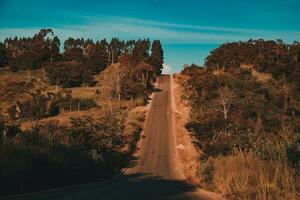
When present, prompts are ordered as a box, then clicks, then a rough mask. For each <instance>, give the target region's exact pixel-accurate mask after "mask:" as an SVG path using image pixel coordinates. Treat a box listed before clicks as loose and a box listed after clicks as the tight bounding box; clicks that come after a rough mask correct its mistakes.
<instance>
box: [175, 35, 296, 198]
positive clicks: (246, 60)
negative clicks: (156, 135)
mask: <svg viewBox="0 0 300 200" xmlns="http://www.w3.org/2000/svg"><path fill="white" fill-rule="evenodd" d="M299 50H300V46H299V45H298V43H296V42H295V43H293V44H285V43H283V42H282V41H281V40H278V41H263V40H250V41H247V42H235V43H226V44H223V45H221V46H220V47H219V48H217V49H214V50H213V51H212V52H211V54H210V55H209V56H208V57H207V58H206V62H205V67H197V66H190V67H186V68H185V69H184V70H183V71H182V72H181V76H186V77H187V81H186V82H185V83H183V86H184V87H185V89H186V98H188V99H189V105H190V107H191V112H190V120H189V122H188V123H187V124H186V128H187V129H188V130H189V131H190V132H192V133H193V136H194V138H195V139H196V142H195V144H196V146H197V147H198V148H199V149H200V150H201V151H202V154H201V156H200V160H201V164H200V167H199V169H198V172H197V173H198V177H199V178H198V179H199V182H200V185H201V186H202V187H205V188H208V189H211V190H214V191H217V192H219V193H221V194H223V195H224V196H226V197H227V198H228V199H296V196H295V195H296V192H295V190H296V189H297V188H296V186H297V185H296V180H297V177H299V172H300V171H299V166H300V107H299V105H300V96H299V94H300V87H299V86H300V85H299V79H297V78H295V77H297V76H298V77H299V75H300V74H299V66H300V63H299V61H298V60H297V57H298V54H299ZM253 72H255V73H253ZM265 74H269V75H270V77H269V78H268V79H261V78H260V76H262V75H265ZM298 189H299V188H298Z"/></svg>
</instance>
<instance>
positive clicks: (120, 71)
mask: <svg viewBox="0 0 300 200" xmlns="http://www.w3.org/2000/svg"><path fill="white" fill-rule="evenodd" d="M127 73H128V72H127V70H125V69H124V68H122V67H121V65H120V64H119V63H114V64H112V65H110V66H108V67H107V69H106V70H105V74H104V76H105V77H104V78H105V82H104V84H106V85H107V86H109V88H110V90H111V92H114V93H115V94H116V96H117V98H118V100H119V101H120V100H121V85H122V82H123V80H124V78H125V76H126V75H127Z"/></svg>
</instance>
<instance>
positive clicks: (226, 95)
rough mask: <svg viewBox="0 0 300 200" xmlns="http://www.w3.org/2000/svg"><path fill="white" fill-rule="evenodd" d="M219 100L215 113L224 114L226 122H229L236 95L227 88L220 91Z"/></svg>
mask: <svg viewBox="0 0 300 200" xmlns="http://www.w3.org/2000/svg"><path fill="white" fill-rule="evenodd" d="M218 93H219V98H218V100H217V105H216V106H215V107H214V109H215V111H217V112H221V113H223V116H224V120H225V121H227V119H228V113H229V110H230V108H231V106H232V104H233V99H234V98H235V95H234V93H233V92H232V90H231V89H230V88H228V87H227V86H225V87H222V88H219V89H218ZM219 107H221V108H219Z"/></svg>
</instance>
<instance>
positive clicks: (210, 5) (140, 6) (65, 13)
mask: <svg viewBox="0 0 300 200" xmlns="http://www.w3.org/2000/svg"><path fill="white" fill-rule="evenodd" d="M299 8H300V1H299V0H285V1H283V0H251V1H245V0H215V1H213V0H210V1H208V0H205V1H204V0H98V1H96V0H91V1H88V0H86V1H82V0H80V1H79V0H64V1H63V0H59V1H58V0H49V1H47V0H44V1H42V0H26V1H22V0H0V9H1V15H0V41H1V40H4V39H5V38H6V37H13V36H16V35H17V36H31V35H33V34H34V33H35V32H37V31H38V30H39V29H40V28H46V27H47V28H48V27H49V28H52V29H53V30H54V32H55V34H56V35H58V36H59V37H60V39H61V40H64V39H66V38H67V37H68V36H72V37H85V38H93V39H95V40H98V39H102V38H107V39H110V38H112V37H120V38H121V39H137V38H150V39H152V40H153V39H160V40H161V41H162V44H163V47H164V50H165V63H166V64H167V65H168V66H170V68H171V71H173V72H175V71H179V70H180V69H181V68H182V66H183V64H185V63H186V64H191V63H196V64H199V65H202V64H203V61H204V59H205V57H206V56H207V55H208V54H209V52H210V50H211V49H213V48H216V47H217V46H218V45H220V44H222V43H224V42H226V41H228V42H230V41H239V40H248V39H250V38H254V39H258V38H263V39H278V38H281V39H283V40H284V41H286V42H292V41H294V40H298V41H299V40H300V12H299Z"/></svg>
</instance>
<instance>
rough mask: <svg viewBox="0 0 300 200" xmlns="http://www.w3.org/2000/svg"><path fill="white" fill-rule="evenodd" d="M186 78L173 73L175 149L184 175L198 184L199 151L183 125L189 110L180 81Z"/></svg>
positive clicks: (187, 117)
mask: <svg viewBox="0 0 300 200" xmlns="http://www.w3.org/2000/svg"><path fill="white" fill-rule="evenodd" d="M187 78H188V77H187V76H184V75H181V74H175V75H173V91H174V97H175V109H176V110H175V111H176V113H175V128H176V141H177V151H178V157H179V162H180V165H181V167H182V171H183V173H184V175H185V177H186V178H187V180H188V181H190V182H192V183H193V184H197V185H198V183H199V182H198V181H197V177H196V169H197V168H198V157H199V154H200V153H201V152H200V151H199V150H197V149H196V148H195V146H194V144H193V138H192V137H191V136H190V133H189V132H188V131H187V130H186V128H185V126H184V125H185V124H186V123H187V122H188V120H189V112H190V107H189V105H188V102H187V100H184V98H182V97H183V96H185V92H184V88H183V87H182V83H183V82H184V81H186V80H187Z"/></svg>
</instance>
